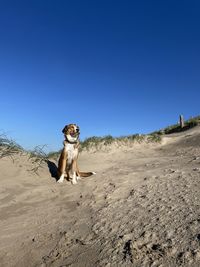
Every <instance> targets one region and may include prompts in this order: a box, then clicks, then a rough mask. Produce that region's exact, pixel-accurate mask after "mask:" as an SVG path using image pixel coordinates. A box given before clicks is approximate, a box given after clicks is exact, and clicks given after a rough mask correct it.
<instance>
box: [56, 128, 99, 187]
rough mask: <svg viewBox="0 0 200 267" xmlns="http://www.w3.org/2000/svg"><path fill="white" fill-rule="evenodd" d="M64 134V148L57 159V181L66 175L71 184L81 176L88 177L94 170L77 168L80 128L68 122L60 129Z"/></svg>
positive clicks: (60, 181) (61, 180)
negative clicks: (84, 170)
mask: <svg viewBox="0 0 200 267" xmlns="http://www.w3.org/2000/svg"><path fill="white" fill-rule="evenodd" d="M62 132H63V133H64V136H65V140H64V142H63V145H64V148H63V150H62V152H61V155H60V158H59V161H58V183H62V182H63V181H64V179H65V177H67V178H68V179H70V178H71V176H70V175H72V184H76V183H77V181H78V179H81V177H89V176H91V175H93V174H96V173H95V172H80V171H79V169H78V164H77V160H78V153H79V152H78V148H79V135H80V130H79V127H78V126H77V125H76V124H69V125H66V126H65V127H64V129H63V130H62Z"/></svg>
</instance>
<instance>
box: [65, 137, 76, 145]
mask: <svg viewBox="0 0 200 267" xmlns="http://www.w3.org/2000/svg"><path fill="white" fill-rule="evenodd" d="M64 142H67V143H69V144H72V145H75V144H78V143H79V138H78V139H77V140H76V141H70V140H69V139H68V138H67V136H65V141H64Z"/></svg>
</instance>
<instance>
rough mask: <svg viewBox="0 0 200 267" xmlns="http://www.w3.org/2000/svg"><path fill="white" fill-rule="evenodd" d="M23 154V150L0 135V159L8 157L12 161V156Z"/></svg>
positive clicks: (3, 135)
mask: <svg viewBox="0 0 200 267" xmlns="http://www.w3.org/2000/svg"><path fill="white" fill-rule="evenodd" d="M23 152H24V150H23V148H22V147H21V146H20V145H18V144H17V143H16V142H15V141H14V140H12V139H9V138H8V137H7V136H6V134H0V159H2V158H4V157H10V158H11V159H12V160H13V161H14V158H13V156H14V155H16V154H19V153H23Z"/></svg>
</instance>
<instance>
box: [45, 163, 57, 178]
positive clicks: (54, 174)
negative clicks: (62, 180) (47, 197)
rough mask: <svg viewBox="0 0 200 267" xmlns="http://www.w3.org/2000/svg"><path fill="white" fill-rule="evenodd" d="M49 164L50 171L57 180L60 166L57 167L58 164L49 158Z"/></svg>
mask: <svg viewBox="0 0 200 267" xmlns="http://www.w3.org/2000/svg"><path fill="white" fill-rule="evenodd" d="M47 166H48V168H49V172H50V174H51V177H52V178H54V179H56V181H57V180H58V175H57V171H58V168H57V166H56V164H55V163H54V162H53V161H50V160H47Z"/></svg>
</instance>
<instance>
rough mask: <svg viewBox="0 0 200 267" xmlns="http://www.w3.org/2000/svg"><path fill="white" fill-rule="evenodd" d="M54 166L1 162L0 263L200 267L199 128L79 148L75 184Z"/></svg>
mask: <svg viewBox="0 0 200 267" xmlns="http://www.w3.org/2000/svg"><path fill="white" fill-rule="evenodd" d="M54 164H55V162H53V161H52V162H49V164H48V166H47V165H45V166H44V168H43V169H41V170H40V173H39V176H37V175H35V174H33V173H32V172H30V171H28V170H29V169H31V163H30V162H29V161H28V158H27V156H25V155H24V156H17V157H16V158H15V161H14V163H13V162H12V160H11V159H10V158H4V159H1V160H0V182H1V187H0V192H1V194H0V199H1V201H0V266H2V267H4V266H6V267H9V266H16V267H18V266H19V267H27V266H37V267H39V266H40V267H45V266H53V267H54V266H56V267H57V266H63V267H64V266H72V267H84V266H87V267H94V266H97V267H105V266H107V267H108V266H111V267H115V266H138V267H139V266H142V267H150V266H151V267H156V266H160V267H161V266H162V267H165V266H166V267H167V266H168V267H172V266H200V127H195V128H193V129H192V130H189V131H186V132H183V133H179V134H173V135H170V136H168V137H164V139H163V142H162V143H161V144H144V143H143V144H136V145H134V146H132V147H131V146H130V147H125V146H122V147H121V148H119V147H118V148H115V147H113V146H112V147H111V148H110V150H108V151H98V152H96V153H87V152H83V153H82V154H81V155H80V159H79V165H80V169H81V170H83V171H95V172H97V175H96V176H93V177H89V178H86V179H82V180H81V181H80V182H79V183H78V184H77V185H75V186H73V185H71V184H70V183H69V182H67V181H65V182H64V183H63V184H57V183H56V181H55V178H53V177H52V176H51V173H50V171H49V169H50V170H51V171H52V170H53V168H54V167H55V165H54Z"/></svg>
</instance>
